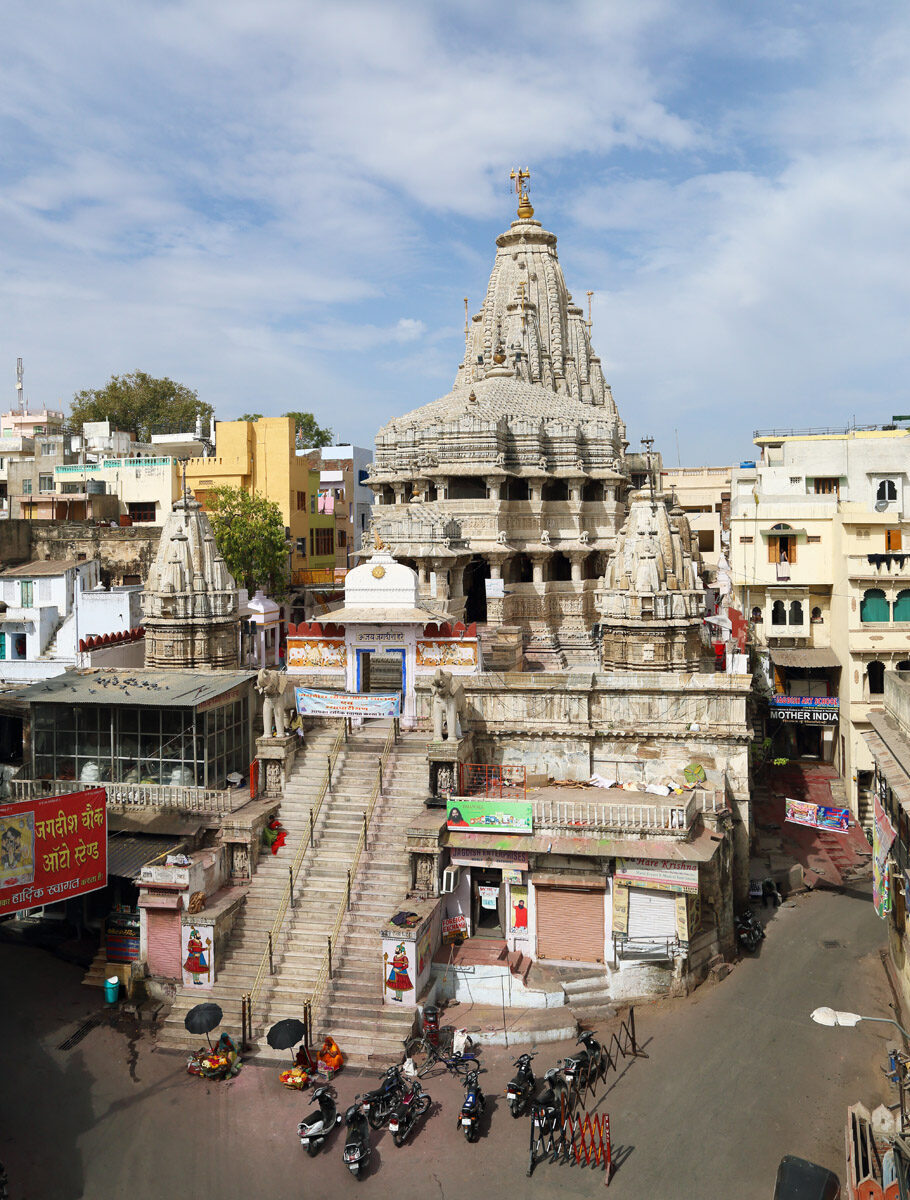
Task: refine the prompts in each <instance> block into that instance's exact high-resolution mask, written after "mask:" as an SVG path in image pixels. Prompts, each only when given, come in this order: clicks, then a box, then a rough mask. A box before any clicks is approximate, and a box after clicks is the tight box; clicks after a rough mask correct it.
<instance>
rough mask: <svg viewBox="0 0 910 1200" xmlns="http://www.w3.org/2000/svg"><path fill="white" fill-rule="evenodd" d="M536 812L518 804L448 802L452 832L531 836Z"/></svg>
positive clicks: (494, 801) (528, 805)
mask: <svg viewBox="0 0 910 1200" xmlns="http://www.w3.org/2000/svg"><path fill="white" fill-rule="evenodd" d="M532 812H533V808H532V806H531V805H530V804H526V803H525V802H524V801H518V800H461V799H458V800H448V801H447V802H446V825H447V827H448V828H449V829H471V830H474V831H476V832H479V833H531V832H532V829H533V826H532Z"/></svg>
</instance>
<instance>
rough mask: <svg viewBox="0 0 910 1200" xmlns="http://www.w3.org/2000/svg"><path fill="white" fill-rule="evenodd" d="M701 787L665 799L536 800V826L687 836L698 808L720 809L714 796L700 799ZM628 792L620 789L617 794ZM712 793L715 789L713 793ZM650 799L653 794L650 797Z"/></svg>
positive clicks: (642, 794) (644, 794) (699, 810)
mask: <svg viewBox="0 0 910 1200" xmlns="http://www.w3.org/2000/svg"><path fill="white" fill-rule="evenodd" d="M701 792H702V789H701V788H696V789H695V791H693V792H687V793H685V795H683V796H667V797H665V798H663V802H662V803H655V802H651V803H648V801H647V800H646V799H645V797H646V796H648V793H646V792H636V793H634V795H636V796H640V797H641V800H640V801H639V800H636V801H629V802H627V803H626V802H619V801H617V802H616V803H610V802H606V801H594V800H592V801H590V802H588V801H584V800H535V801H534V826H535V828H540V827H543V828H546V829H572V830H584V831H589V832H592V833H633V832H634V833H660V834H662V835H664V836H668V835H669V836H670V837H680V838H681V837H685V835H686V834H687V833H688V831H689V829H690V828H691V826H692V822H693V821H694V820H695V817H696V815H697V814H698V813H699V812H704V811H711V812H714V811H718V809H716V808H714V807H710V808H706V807H705V804H706V803H710V804H711V805H714V804H715V803H716V801H715V800H713V799H712V800H711V801H710V802H707V801H705V800H701V801H700V800H699V793H701ZM623 794H625V795H628V793H622V792H618V793H617V795H623ZM712 796H713V793H712ZM649 799H650V797H649Z"/></svg>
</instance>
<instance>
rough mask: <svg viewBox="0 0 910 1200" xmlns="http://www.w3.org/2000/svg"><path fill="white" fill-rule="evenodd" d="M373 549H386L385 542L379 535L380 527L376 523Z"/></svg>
mask: <svg viewBox="0 0 910 1200" xmlns="http://www.w3.org/2000/svg"><path fill="white" fill-rule="evenodd" d="M373 549H374V550H385V542H384V541H383V540H382V538H381V537H380V536H379V527H378V526H376V525H374V526H373Z"/></svg>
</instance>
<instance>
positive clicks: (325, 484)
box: [297, 445, 373, 571]
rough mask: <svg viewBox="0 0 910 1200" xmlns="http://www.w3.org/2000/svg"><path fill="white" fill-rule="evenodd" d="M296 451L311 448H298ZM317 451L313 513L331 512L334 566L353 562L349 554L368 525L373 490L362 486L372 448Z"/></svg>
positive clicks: (336, 448)
mask: <svg viewBox="0 0 910 1200" xmlns="http://www.w3.org/2000/svg"><path fill="white" fill-rule="evenodd" d="M297 453H298V454H308V453H311V451H306V450H298V451H297ZM320 454H321V456H322V465H321V467H320V470H319V492H318V495H317V500H316V512H317V513H320V512H321V513H323V514H325V513H331V514H332V516H333V517H334V528H335V563H334V566H335V568H336V570H342V571H344V570H347V569H348V568H349V567H353V566H355V565H356V559H355V558H354V557H353V556H354V555H355V553H356V552H357V550H358V549H359V548H360V547H361V546H362V544H363V542H364V539H365V538H366V537H367V534H368V530H369V527H370V509H371V508H372V506H373V493H372V492H371V491H370V489H369V488H368V487H367V486H366V483H365V480H366V479H367V476H368V475H369V467H370V463H371V461H372V458H373V454H372V451H370V450H366V449H364V448H363V447H362V446H351V445H345V446H323V447H322V449H321V451H320Z"/></svg>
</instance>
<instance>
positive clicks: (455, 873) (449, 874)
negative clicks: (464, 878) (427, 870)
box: [441, 866, 461, 896]
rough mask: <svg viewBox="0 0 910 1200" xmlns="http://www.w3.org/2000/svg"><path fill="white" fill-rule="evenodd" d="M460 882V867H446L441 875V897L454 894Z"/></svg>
mask: <svg viewBox="0 0 910 1200" xmlns="http://www.w3.org/2000/svg"><path fill="white" fill-rule="evenodd" d="M460 880H461V867H454V866H452V867H446V868H445V870H444V871H443V873H442V891H441V895H443V896H448V895H449V894H450V893H451V892H454V891H455V889H456V888H457V887H458V884H459V882H460Z"/></svg>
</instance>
